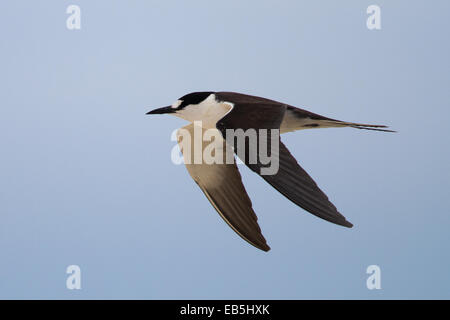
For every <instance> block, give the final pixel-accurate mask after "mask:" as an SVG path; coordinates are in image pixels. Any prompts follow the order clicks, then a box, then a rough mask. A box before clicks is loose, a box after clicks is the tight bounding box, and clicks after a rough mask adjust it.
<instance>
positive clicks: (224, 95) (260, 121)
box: [216, 92, 352, 227]
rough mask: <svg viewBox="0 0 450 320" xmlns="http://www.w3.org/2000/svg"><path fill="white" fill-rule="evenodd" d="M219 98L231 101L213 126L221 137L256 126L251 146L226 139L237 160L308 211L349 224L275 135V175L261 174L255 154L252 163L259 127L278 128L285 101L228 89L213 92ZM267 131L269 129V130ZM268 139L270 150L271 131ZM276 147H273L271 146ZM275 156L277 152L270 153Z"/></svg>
mask: <svg viewBox="0 0 450 320" xmlns="http://www.w3.org/2000/svg"><path fill="white" fill-rule="evenodd" d="M216 96H217V98H218V99H219V100H220V101H223V102H228V103H232V104H234V107H233V109H231V111H230V112H229V113H228V114H226V115H225V116H224V117H223V118H222V119H220V120H219V121H218V123H217V129H219V131H220V132H221V133H222V135H223V137H224V138H225V139H227V133H226V131H227V129H233V130H236V129H243V130H248V129H257V131H256V132H257V139H258V141H257V145H256V146H253V145H252V144H251V143H246V144H245V145H244V146H242V144H239V143H238V142H237V140H236V139H234V142H231V141H232V140H231V141H230V140H227V141H228V142H229V143H230V144H233V146H234V148H235V152H236V153H237V155H238V156H239V157H240V158H241V160H242V161H243V162H244V163H245V164H246V165H247V166H248V167H249V168H250V169H251V170H253V171H254V172H256V173H258V174H259V175H261V177H262V178H263V179H264V180H266V181H267V182H268V183H269V184H271V185H272V186H273V187H274V188H275V189H277V190H278V191H279V192H280V193H281V194H283V195H284V196H285V197H286V198H288V199H289V200H291V201H292V202H294V203H295V204H297V205H298V206H300V207H302V208H303V209H305V210H307V211H309V212H310V213H312V214H314V215H316V216H318V217H320V218H322V219H325V220H327V221H330V222H333V223H336V224H339V225H342V226H346V227H351V226H352V224H351V223H350V222H348V221H347V220H346V219H345V217H344V216H343V215H342V214H340V213H339V212H338V211H337V209H336V207H335V206H334V205H333V204H332V203H331V202H330V200H328V197H327V196H326V195H325V193H324V192H323V191H322V190H320V189H319V187H318V186H317V184H316V183H315V182H314V180H313V179H312V178H311V177H310V176H309V175H308V174H307V173H306V171H305V170H303V169H302V167H300V165H299V164H298V163H297V161H296V160H295V158H294V157H293V156H292V155H291V153H290V152H289V150H288V149H287V148H286V146H285V145H284V144H283V143H282V142H281V140H280V139H279V131H278V136H277V137H276V138H277V139H278V140H277V141H278V143H279V148H278V161H279V169H278V171H277V172H276V173H275V174H272V175H267V174H261V169H262V168H264V167H267V165H265V164H264V162H263V161H262V160H261V159H260V158H259V156H260V155H259V153H258V152H256V153H257V156H256V158H257V161H256V163H252V162H251V161H250V157H249V155H250V154H251V153H254V152H255V150H258V148H259V146H260V144H261V139H262V137H261V136H260V133H259V129H279V128H280V125H281V123H282V121H283V118H284V114H285V112H286V108H287V106H286V105H285V104H282V103H279V102H276V101H271V100H267V99H258V97H253V96H246V95H242V96H241V95H240V94H236V93H229V92H219V93H216ZM270 131H271V130H269V132H270ZM267 136H268V137H269V138H268V139H265V140H267V141H265V142H263V143H266V145H267V147H266V148H267V149H266V150H271V148H270V147H271V142H270V141H273V140H271V139H270V137H271V134H268V135H267ZM242 148H244V149H245V157H244V159H242V157H241V155H243V154H244V153H241V154H240V150H241V152H242ZM274 150H276V148H274ZM274 156H275V157H276V156H277V154H275V155H274Z"/></svg>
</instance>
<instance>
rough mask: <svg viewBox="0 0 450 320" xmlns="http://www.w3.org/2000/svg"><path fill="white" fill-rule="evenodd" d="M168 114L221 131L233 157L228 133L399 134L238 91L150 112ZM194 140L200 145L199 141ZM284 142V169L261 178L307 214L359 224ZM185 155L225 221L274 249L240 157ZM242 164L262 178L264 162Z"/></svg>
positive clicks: (201, 95) (191, 97) (196, 96)
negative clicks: (221, 159)
mask: <svg viewBox="0 0 450 320" xmlns="http://www.w3.org/2000/svg"><path fill="white" fill-rule="evenodd" d="M166 113H167V114H172V115H174V116H177V117H180V118H182V119H184V120H187V121H189V122H191V123H190V124H189V125H187V126H185V127H183V128H180V129H179V130H178V131H180V130H182V129H183V130H187V131H188V132H190V133H194V131H195V125H196V123H195V122H196V121H201V130H203V131H202V132H204V131H205V130H218V132H220V134H219V136H220V137H222V140H223V141H221V142H220V144H219V145H220V148H222V149H223V150H224V152H225V154H227V153H229V152H231V153H233V149H231V151H229V150H230V148H227V149H226V150H225V145H226V142H225V141H227V142H228V140H226V139H225V132H226V130H227V129H234V130H237V129H243V130H247V129H256V130H259V129H278V130H279V133H286V132H292V131H296V130H301V129H311V128H329V127H352V128H356V129H367V130H376V131H386V132H393V131H391V130H387V129H383V128H387V126H384V125H371V124H361V123H354V122H346V121H339V120H335V119H331V118H327V117H324V116H321V115H318V114H315V113H312V112H309V111H306V110H303V109H299V108H296V107H293V106H290V105H287V104H285V103H281V102H277V101H273V100H269V99H265V98H261V97H256V96H251V95H246V94H240V93H235V92H194V93H190V94H187V95H185V96H183V97H181V98H179V99H178V100H177V101H176V102H175V103H173V104H172V105H171V106H167V107H163V108H159V109H155V110H152V111H150V112H148V113H147V114H166ZM197 130H198V129H197ZM191 136H192V135H191ZM278 139H279V136H278ZM191 142H192V143H195V142H194V140H192V141H191ZM278 142H279V150H278V154H277V156H278V158H279V159H278V161H279V164H278V165H279V167H278V170H277V172H276V173H275V174H273V175H261V177H262V178H263V179H264V180H266V181H267V182H268V183H269V184H271V185H272V186H273V187H274V188H275V189H276V190H278V191H279V192H280V193H281V194H283V195H284V196H285V197H286V198H288V199H289V200H291V201H292V202H294V203H295V204H296V205H298V206H300V207H301V208H303V209H305V210H306V211H309V212H310V213H312V214H314V215H316V216H318V217H320V218H322V219H325V220H327V221H330V222H332V223H335V224H338V225H341V226H345V227H349V228H351V227H352V226H353V225H352V224H351V223H350V222H348V221H347V220H346V219H345V217H344V216H343V215H342V214H340V213H339V212H338V210H337V209H336V207H335V206H334V205H333V204H332V203H331V202H330V200H328V197H327V196H326V195H325V193H324V192H323V191H322V190H320V189H319V187H318V186H317V184H316V183H315V182H314V180H313V179H312V178H311V177H310V176H309V175H308V173H306V171H305V170H303V169H302V167H300V165H299V164H298V163H297V161H296V160H295V158H294V157H293V156H292V155H291V154H290V152H289V150H288V149H287V148H286V147H285V145H284V144H283V143H282V142H281V141H279V140H278ZM180 147H181V144H180ZM201 150H202V149H201ZM234 150H235V149H234ZM181 152H182V154H183V156H184V158H185V159H184V160H185V165H186V168H187V170H188V172H189V174H190V175H191V177H192V178H193V179H194V181H195V182H196V183H197V184H198V185H199V187H200V188H201V190H202V191H203V192H204V194H205V195H206V197H207V198H208V200H209V201H210V202H211V204H212V205H213V207H214V208H215V209H216V210H217V212H218V213H219V214H220V216H221V217H222V218H223V219H224V220H225V222H226V223H227V224H228V225H229V226H230V227H231V228H232V229H233V230H234V231H235V232H236V233H237V234H239V236H241V237H242V238H243V239H244V240H246V241H248V242H249V243H250V244H252V245H253V246H255V247H257V248H259V249H261V250H264V251H268V250H270V247H269V246H268V245H267V243H266V240H265V238H264V236H263V235H262V233H261V229H260V227H259V225H258V222H257V216H256V214H255V212H254V211H253V208H252V202H251V200H250V198H249V197H248V194H247V192H246V190H245V188H244V185H243V184H242V180H241V175H240V173H239V170H238V168H237V166H236V163H235V161H234V155H233V156H232V157H233V158H232V159H233V161H232V163H222V164H217V163H215V164H206V163H193V162H192V161H186V157H190V155H187V154H186V152H185V151H184V150H183V148H181ZM242 160H243V162H244V163H245V164H246V165H247V166H248V167H249V168H250V169H251V170H253V171H255V172H257V173H258V174H259V170H258V169H260V167H261V166H262V164H261V163H259V162H258V163H256V164H252V163H249V161H248V159H245V160H244V159H242Z"/></svg>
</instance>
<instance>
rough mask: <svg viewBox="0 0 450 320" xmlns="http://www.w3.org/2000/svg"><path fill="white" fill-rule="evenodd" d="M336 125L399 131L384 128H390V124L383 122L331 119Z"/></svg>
mask: <svg viewBox="0 0 450 320" xmlns="http://www.w3.org/2000/svg"><path fill="white" fill-rule="evenodd" d="M330 122H332V123H334V124H335V125H339V126H343V127H351V128H355V129H364V130H374V131H383V132H397V131H394V130H389V129H384V128H389V127H388V126H385V125H381V124H365V123H355V122H346V121H338V120H334V121H330Z"/></svg>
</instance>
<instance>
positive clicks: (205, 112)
mask: <svg viewBox="0 0 450 320" xmlns="http://www.w3.org/2000/svg"><path fill="white" fill-rule="evenodd" d="M232 108H233V105H232V104H231V103H228V102H218V101H217V100H216V96H215V94H214V93H211V94H210V95H209V96H208V98H206V99H205V100H203V101H202V102H201V103H199V104H194V105H192V104H191V105H187V106H186V107H184V108H183V109H181V110H179V111H177V112H176V113H174V115H175V116H177V117H179V118H181V119H184V120H187V121H189V122H194V121H201V122H202V127H203V128H207V129H210V128H216V123H217V121H219V120H220V119H221V118H223V117H224V116H225V115H226V114H227V113H228V112H229V111H230V110H231V109H232Z"/></svg>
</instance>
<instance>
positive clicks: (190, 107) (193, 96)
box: [147, 91, 214, 120]
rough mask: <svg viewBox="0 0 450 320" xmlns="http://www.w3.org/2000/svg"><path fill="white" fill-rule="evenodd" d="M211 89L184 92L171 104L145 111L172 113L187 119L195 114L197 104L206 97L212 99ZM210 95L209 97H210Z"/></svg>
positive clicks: (197, 107)
mask: <svg viewBox="0 0 450 320" xmlns="http://www.w3.org/2000/svg"><path fill="white" fill-rule="evenodd" d="M213 93H214V92H212V91H204V92H193V93H189V94H186V95H184V96H182V97H181V98H179V99H178V100H177V101H175V102H174V103H173V104H172V105H170V106H167V107H162V108H158V109H155V110H152V111H149V112H147V114H165V113H169V114H173V115H175V116H178V117H180V118H183V119H186V120H191V119H188V118H190V116H191V115H193V114H196V113H197V112H196V111H198V109H200V108H199V105H200V104H201V103H202V102H205V101H206V100H207V99H211V98H212V99H214V97H213V96H211V94H213ZM210 96H211V97H210Z"/></svg>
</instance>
